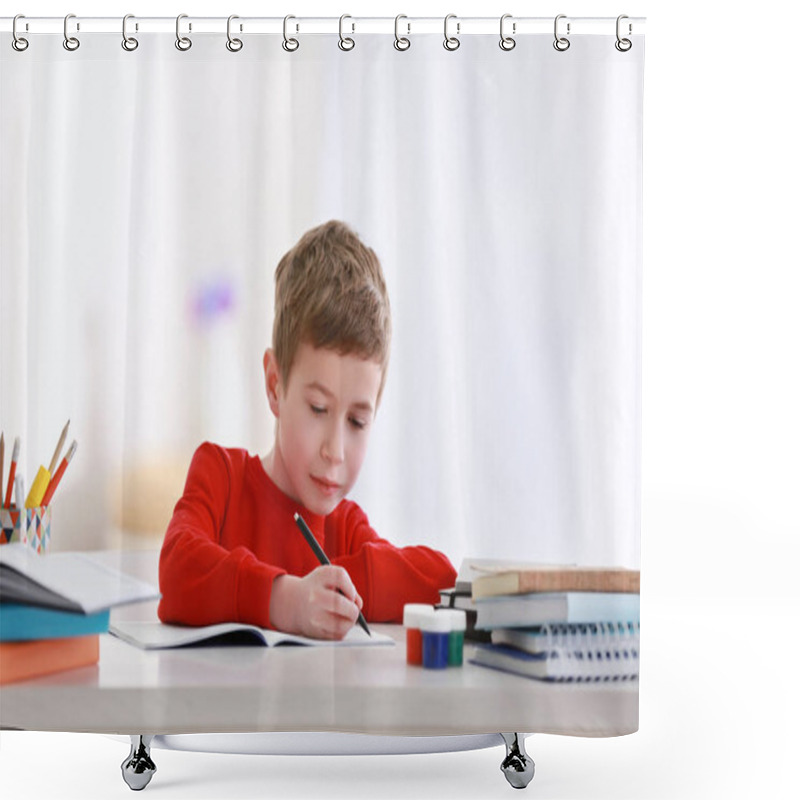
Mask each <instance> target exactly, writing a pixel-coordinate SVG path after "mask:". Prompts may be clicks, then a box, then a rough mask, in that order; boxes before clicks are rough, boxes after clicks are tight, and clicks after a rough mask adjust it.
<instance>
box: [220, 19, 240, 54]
mask: <svg viewBox="0 0 800 800" xmlns="http://www.w3.org/2000/svg"><path fill="white" fill-rule="evenodd" d="M235 19H239V17H237V16H236V14H231V15H230V16H229V17H228V41H227V42H225V47H227V48H228V50H229V51H230V52H231V53H238V52H239V51H240V50H241V49H242V48H243V47H244V42H242V40H241V39H234V38H232V37H231V22H233V20H235ZM240 30H241V28H240Z"/></svg>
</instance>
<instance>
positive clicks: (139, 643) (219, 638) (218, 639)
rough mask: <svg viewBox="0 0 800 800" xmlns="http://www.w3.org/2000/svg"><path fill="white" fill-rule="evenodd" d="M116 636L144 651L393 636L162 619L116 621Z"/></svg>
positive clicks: (365, 641) (368, 641)
mask: <svg viewBox="0 0 800 800" xmlns="http://www.w3.org/2000/svg"><path fill="white" fill-rule="evenodd" d="M109 632H110V633H112V634H113V635H114V636H117V637H118V638H120V639H123V640H124V641H126V642H128V643H129V644H132V645H134V646H135V647H140V648H142V649H143V650H165V649H168V648H170V647H186V646H189V645H197V644H206V643H208V642H211V641H212V640H214V643H215V644H216V643H219V644H221V645H224V644H225V643H226V642H225V639H226V637H227V638H228V639H233V640H235V642H236V643H237V644H239V643H241V642H242V640H243V639H246V640H247V641H248V642H250V641H252V643H253V644H257V645H258V644H261V645H264V646H266V647H274V646H275V645H286V644H289V645H291V644H301V645H309V646H312V647H354V646H364V645H387V644H388V645H393V644H394V639H392V637H391V636H386V635H385V634H382V633H376V632H375V631H372V636H368V635H367V633H366V632H365V631H363V630H362V629H361V628H359V627H358V626H354V627H353V628H351V629H350V630H349V631H348V633H347V636H345V637H344V639H340V640H337V641H332V640H329V639H309V638H307V637H305V636H295V635H294V634H291V633H282V632H281V631H271V630H267V629H266V628H259V627H258V626H256V625H245V624H242V623H238V622H221V623H219V624H217V625H204V626H202V627H189V626H184V625H166V624H164V623H163V622H133V621H126V622H116V623H112V624H111V626H110V627H109Z"/></svg>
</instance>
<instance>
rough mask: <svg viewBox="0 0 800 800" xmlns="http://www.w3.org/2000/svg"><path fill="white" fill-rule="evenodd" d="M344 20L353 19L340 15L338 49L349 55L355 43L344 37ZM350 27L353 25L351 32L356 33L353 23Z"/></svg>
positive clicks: (348, 37)
mask: <svg viewBox="0 0 800 800" xmlns="http://www.w3.org/2000/svg"><path fill="white" fill-rule="evenodd" d="M346 19H353V18H352V17H351V16H350V15H349V14H342V16H341V17H339V49H340V50H342V51H344V52H345V53H349V52H350V51H351V50H352V49H353V48H354V47H355V46H356V43H355V40H354V39H352V38H351V37H350V36H345V35H344V30H343V27H344V21H345V20H346ZM352 25H353V30H352V31H351V32H352V33H355V32H356V24H355V22H353V23H352Z"/></svg>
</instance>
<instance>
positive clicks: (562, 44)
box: [553, 14, 571, 53]
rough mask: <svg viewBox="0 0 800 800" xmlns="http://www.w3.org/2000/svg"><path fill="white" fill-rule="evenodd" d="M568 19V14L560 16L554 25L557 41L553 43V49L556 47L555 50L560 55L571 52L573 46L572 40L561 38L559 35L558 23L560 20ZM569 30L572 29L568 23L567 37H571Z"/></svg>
mask: <svg viewBox="0 0 800 800" xmlns="http://www.w3.org/2000/svg"><path fill="white" fill-rule="evenodd" d="M566 18H567V15H566V14H559V15H558V16H557V17H556V19H555V22H554V23H553V35H554V36H555V41H554V42H553V47H555V49H556V50H558V52H559V53H563V52H564V51H566V50H569V46H570V44H571V42H570V40H569V39H567V37H566V36H559V35H558V21H559V20H560V19H566ZM569 29H570V24H569V22H568V23H567V36H569V33H570V31H569Z"/></svg>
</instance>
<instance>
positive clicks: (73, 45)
mask: <svg viewBox="0 0 800 800" xmlns="http://www.w3.org/2000/svg"><path fill="white" fill-rule="evenodd" d="M70 19H75V15H74V14H67V16H66V17H64V49H65V50H69V51H70V52H73V51H74V50H77V49H78V48H79V47H80V46H81V43H80V41H79V40H78V39H76V38H75V37H74V36H70V35H69V31H68V30H67V26H68V25H69V21H70ZM78 30H80V27H79V28H78Z"/></svg>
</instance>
